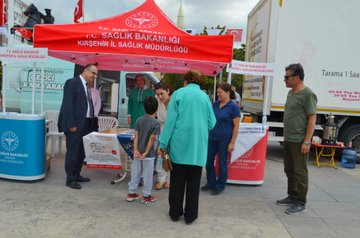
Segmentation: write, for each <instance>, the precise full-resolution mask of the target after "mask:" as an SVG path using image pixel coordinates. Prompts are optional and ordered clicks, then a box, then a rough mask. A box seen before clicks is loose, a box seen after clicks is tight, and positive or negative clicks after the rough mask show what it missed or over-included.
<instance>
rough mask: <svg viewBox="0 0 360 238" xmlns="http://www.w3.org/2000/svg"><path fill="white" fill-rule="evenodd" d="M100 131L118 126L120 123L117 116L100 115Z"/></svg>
mask: <svg viewBox="0 0 360 238" xmlns="http://www.w3.org/2000/svg"><path fill="white" fill-rule="evenodd" d="M98 119H99V132H102V131H104V130H109V129H112V128H116V127H118V125H119V122H118V120H117V118H115V117H108V116H99V117H98Z"/></svg>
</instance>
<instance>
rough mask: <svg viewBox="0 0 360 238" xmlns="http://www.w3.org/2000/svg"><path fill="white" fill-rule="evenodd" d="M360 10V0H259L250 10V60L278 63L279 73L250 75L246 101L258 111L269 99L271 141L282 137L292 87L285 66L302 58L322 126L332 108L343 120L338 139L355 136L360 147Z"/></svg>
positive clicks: (355, 144) (354, 142)
mask: <svg viewBox="0 0 360 238" xmlns="http://www.w3.org/2000/svg"><path fill="white" fill-rule="evenodd" d="M358 9H360V1H358V0H348V1H346V3H345V2H342V1H329V0H317V1H312V0H303V1H286V0H285V1H278V0H260V1H259V3H258V4H257V5H256V6H255V8H254V9H253V10H252V11H251V12H250V14H249V16H248V27H247V42H246V47H247V48H246V54H247V55H246V61H249V62H268V63H274V67H275V74H274V76H273V77H254V76H246V78H245V80H244V87H243V88H244V91H243V106H244V110H245V111H248V112H252V113H254V114H257V115H259V114H261V109H262V105H263V103H264V102H265V100H267V104H268V108H267V112H268V114H269V117H268V118H267V120H268V123H269V126H270V137H269V139H270V140H276V141H282V140H283V137H282V135H283V128H282V127H283V123H282V118H283V111H284V104H285V101H286V96H287V93H288V90H289V89H288V88H285V83H284V74H285V67H286V66H287V65H289V64H291V63H301V64H302V65H303V67H304V70H305V78H304V83H305V84H306V85H307V86H308V87H310V88H311V89H312V90H313V91H314V92H315V94H316V95H317V97H318V108H317V112H318V118H317V124H318V126H317V130H319V129H321V126H320V125H322V124H324V123H325V122H326V119H327V118H328V115H329V114H330V113H332V114H333V115H335V118H336V119H335V120H336V122H337V123H338V128H339V130H338V132H339V134H338V141H343V142H345V144H348V143H349V142H350V141H352V146H353V148H355V149H356V150H357V152H358V153H359V152H360V117H359V116H360V64H359V49H360V32H359V30H358V29H359V27H358V24H359V20H360V18H359V14H358ZM266 84H268V85H266ZM265 88H269V90H268V91H267V92H266V90H265ZM320 132H321V131H316V132H315V133H317V134H319V135H320V134H321V133H320Z"/></svg>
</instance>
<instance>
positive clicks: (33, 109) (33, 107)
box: [31, 62, 36, 114]
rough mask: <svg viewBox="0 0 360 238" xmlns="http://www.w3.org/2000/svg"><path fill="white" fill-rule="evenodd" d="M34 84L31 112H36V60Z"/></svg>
mask: <svg viewBox="0 0 360 238" xmlns="http://www.w3.org/2000/svg"><path fill="white" fill-rule="evenodd" d="M32 75H33V85H32V103H31V114H35V90H36V85H35V84H36V62H34V63H33V73H32Z"/></svg>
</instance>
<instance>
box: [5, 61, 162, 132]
mask: <svg viewBox="0 0 360 238" xmlns="http://www.w3.org/2000/svg"><path fill="white" fill-rule="evenodd" d="M32 67H33V66H32V64H31V63H16V64H8V65H7V67H6V76H7V78H6V79H4V80H5V87H4V90H6V91H5V94H6V107H7V110H8V111H17V112H21V113H31V100H32V82H33V74H32V71H33V68H32ZM83 68H84V67H83V66H81V65H75V64H73V63H71V62H67V61H64V60H60V59H56V58H52V57H49V59H48V61H47V62H46V63H44V77H45V80H44V84H45V89H44V110H45V111H46V110H60V106H61V102H62V98H63V88H64V84H65V81H66V80H67V79H70V78H72V77H74V76H75V75H79V74H81V72H82V71H83ZM138 74H141V75H143V77H144V78H145V82H146V85H147V86H148V87H150V88H151V87H152V85H154V84H156V83H158V82H159V81H160V80H159V79H158V77H157V76H156V75H155V74H154V73H152V72H141V73H139V72H127V71H108V70H100V71H99V75H98V78H97V79H96V83H95V85H96V87H97V88H98V89H99V91H100V97H101V101H102V105H101V110H100V115H103V116H113V117H116V118H118V120H119V126H120V127H128V126H129V125H128V124H127V103H128V95H129V92H130V90H131V89H132V88H133V87H135V76H136V75H138ZM40 77H41V64H37V68H36V75H35V82H36V99H35V100H36V103H35V113H40V87H41V84H40V82H41V81H40Z"/></svg>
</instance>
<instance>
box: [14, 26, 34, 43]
mask: <svg viewBox="0 0 360 238" xmlns="http://www.w3.org/2000/svg"><path fill="white" fill-rule="evenodd" d="M14 29H15V30H16V31H18V32H20V34H21V37H22V38H24V39H26V40H30V39H31V38H32V36H33V33H32V32H31V31H30V30H29V29H27V28H22V27H14Z"/></svg>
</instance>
